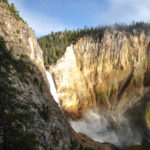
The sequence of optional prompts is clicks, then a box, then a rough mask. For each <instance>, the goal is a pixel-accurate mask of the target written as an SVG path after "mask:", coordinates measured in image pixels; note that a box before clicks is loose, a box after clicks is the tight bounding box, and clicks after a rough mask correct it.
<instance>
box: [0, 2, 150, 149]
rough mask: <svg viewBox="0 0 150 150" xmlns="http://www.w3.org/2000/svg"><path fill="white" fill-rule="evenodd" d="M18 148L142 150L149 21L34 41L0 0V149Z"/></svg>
mask: <svg viewBox="0 0 150 150" xmlns="http://www.w3.org/2000/svg"><path fill="white" fill-rule="evenodd" d="M55 36H57V38H56V37H55ZM67 36H68V37H69V38H68V37H67ZM63 40H64V41H63ZM43 41H44V42H43ZM51 41H52V42H51ZM64 43H65V44H64ZM49 45H50V46H51V47H49ZM60 45H61V48H60V47H59V46H60ZM55 48H56V50H55ZM20 149H22V150H149V149H150V25H149V24H145V23H142V24H141V23H139V24H138V23H137V24H134V25H131V26H127V25H125V26H119V25H118V26H111V27H101V28H99V27H98V28H95V29H88V30H87V29H83V30H80V31H73V32H71V31H64V33H63V32H58V33H52V35H47V36H44V37H41V38H39V39H37V38H36V37H35V35H34V32H33V30H32V29H31V28H30V27H28V25H27V23H26V22H25V21H24V20H23V18H21V17H20V15H19V13H18V11H16V10H15V7H14V5H13V4H9V3H8V1H7V0H0V150H20Z"/></svg>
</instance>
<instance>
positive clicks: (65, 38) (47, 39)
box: [38, 22, 150, 66]
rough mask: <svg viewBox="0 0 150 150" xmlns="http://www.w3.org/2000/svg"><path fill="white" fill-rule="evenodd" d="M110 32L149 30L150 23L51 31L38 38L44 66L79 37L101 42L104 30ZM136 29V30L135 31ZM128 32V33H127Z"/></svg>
mask: <svg viewBox="0 0 150 150" xmlns="http://www.w3.org/2000/svg"><path fill="white" fill-rule="evenodd" d="M106 29H107V30H109V31H110V32H111V31H113V30H117V31H122V32H125V33H126V34H127V35H129V34H139V33H140V31H141V30H144V31H145V33H148V32H149V31H150V24H149V23H144V22H132V24H131V25H125V24H114V25H113V26H98V27H96V28H93V27H91V28H88V27H85V28H84V29H77V30H73V31H70V30H65V31H63V32H62V31H59V32H56V33H54V32H51V34H49V35H47V36H44V37H41V38H39V39H38V42H39V45H40V46H41V48H42V50H43V54H44V64H45V66H47V65H50V64H54V63H56V61H57V60H58V59H59V58H60V57H61V56H62V55H63V54H64V53H65V51H66V47H67V46H69V45H71V44H74V43H76V42H77V41H78V40H79V39H80V38H81V37H85V36H90V37H92V38H93V39H94V40H95V41H98V42H101V39H102V37H103V34H104V32H105V30H106ZM135 29H136V32H135ZM128 33H129V34H128Z"/></svg>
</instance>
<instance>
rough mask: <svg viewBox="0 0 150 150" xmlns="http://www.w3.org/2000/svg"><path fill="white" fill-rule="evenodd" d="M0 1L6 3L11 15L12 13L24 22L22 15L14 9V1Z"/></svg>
mask: <svg viewBox="0 0 150 150" xmlns="http://www.w3.org/2000/svg"><path fill="white" fill-rule="evenodd" d="M0 2H4V3H6V4H7V5H8V8H9V11H10V13H11V15H13V16H14V17H15V18H16V19H17V20H21V21H22V22H24V23H26V22H25V21H24V20H23V18H22V17H20V15H19V12H18V11H17V10H16V8H15V5H14V3H12V4H9V3H8V0H0Z"/></svg>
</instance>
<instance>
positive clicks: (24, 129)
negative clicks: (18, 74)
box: [0, 37, 38, 150]
mask: <svg viewBox="0 0 150 150" xmlns="http://www.w3.org/2000/svg"><path fill="white" fill-rule="evenodd" d="M0 58H1V59H2V61H0V149H2V150H20V149H22V150H27V149H28V150H37V144H38V143H37V141H36V136H35V134H33V133H32V132H31V131H30V130H31V127H32V125H33V113H32V112H31V108H30V103H26V102H25V101H21V100H18V97H19V96H21V92H20V91H19V90H17V89H16V88H15V87H13V83H12V80H11V76H12V72H11V70H12V67H13V68H14V69H15V68H16V65H17V64H16V63H15V60H14V59H13V57H12V56H11V53H10V52H9V51H8V50H6V46H5V41H4V39H3V38H2V37H0Z"/></svg>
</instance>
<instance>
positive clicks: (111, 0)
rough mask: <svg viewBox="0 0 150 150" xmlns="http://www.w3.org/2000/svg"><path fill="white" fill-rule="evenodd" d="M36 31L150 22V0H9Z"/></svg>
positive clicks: (36, 32) (47, 31)
mask: <svg viewBox="0 0 150 150" xmlns="http://www.w3.org/2000/svg"><path fill="white" fill-rule="evenodd" d="M9 2H10V3H12V2H13V3H14V4H15V6H16V8H17V10H18V11H19V12H20V15H21V16H22V17H23V18H24V20H26V21H27V23H28V25H29V26H30V27H31V28H32V29H33V30H34V31H35V34H36V36H38V37H39V36H42V35H46V34H49V33H50V32H51V31H59V30H64V29H77V28H83V27H84V26H85V25H86V26H88V27H91V26H94V27H96V26H98V25H106V24H114V23H115V22H117V23H131V22H132V21H133V20H134V21H145V22H149V21H150V17H149V16H150V0H9Z"/></svg>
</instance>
